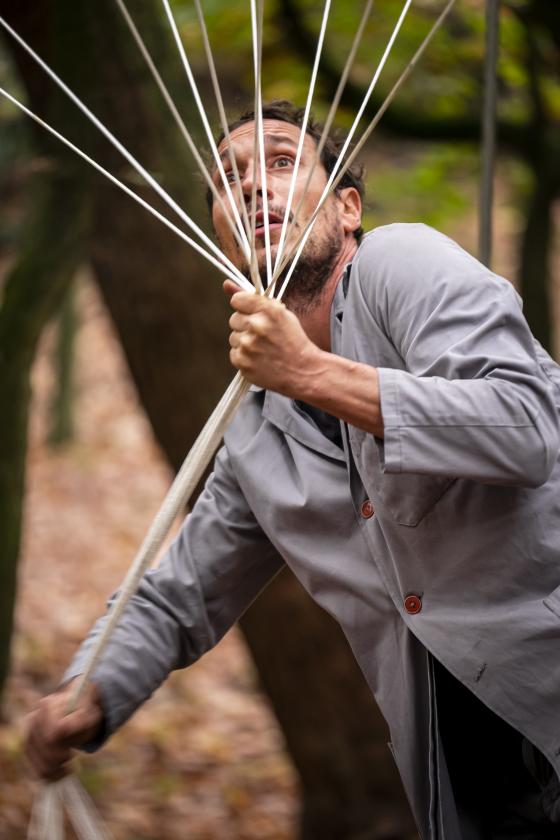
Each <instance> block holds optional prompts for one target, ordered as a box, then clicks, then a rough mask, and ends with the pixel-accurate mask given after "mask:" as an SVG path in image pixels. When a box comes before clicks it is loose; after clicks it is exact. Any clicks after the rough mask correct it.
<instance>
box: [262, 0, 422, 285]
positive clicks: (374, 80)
mask: <svg viewBox="0 0 560 840" xmlns="http://www.w3.org/2000/svg"><path fill="white" fill-rule="evenodd" d="M411 3H412V0H405V4H404V6H403V8H402V11H401V13H400V15H399V18H398V20H397V22H396V24H395V27H394V29H393V32H392V33H391V37H390V38H389V41H388V42H387V45H386V47H385V50H384V51H383V55H382V56H381V60H380V61H379V64H378V65H377V67H376V69H375V72H374V74H373V76H372V79H371V81H370V83H369V87H368V89H367V91H366V94H365V96H364V98H363V100H362V104H361V105H360V108H359V110H358V113H357V114H356V117H355V118H354V122H353V123H352V126H351V128H350V131H349V132H348V134H347V136H346V140H345V142H344V144H343V146H342V149H341V150H340V154H339V156H338V159H337V161H336V164H335V166H334V169H333V171H332V172H331V174H330V177H329V179H328V181H327V184H326V186H325V189H324V191H323V195H322V196H321V199H320V200H319V204H320V206H322V204H321V202H323V198H325V199H326V198H328V196H329V195H330V193H331V192H332V190H331V189H330V187H331V184H332V183H333V181H334V179H335V178H336V174H337V172H338V170H339V168H340V166H341V164H342V161H343V159H344V155H345V154H346V152H347V151H348V148H349V146H350V143H351V142H352V138H353V136H354V134H355V133H356V130H357V128H358V125H359V123H360V120H361V118H362V115H363V113H364V111H365V109H366V106H367V103H368V102H369V100H370V99H371V96H372V94H373V91H374V89H375V86H376V84H377V81H378V79H379V77H380V75H381V73H382V71H383V68H384V67H385V64H386V62H387V59H388V58H389V55H390V52H391V49H392V47H393V44H394V43H395V40H396V38H397V35H398V33H399V31H400V28H401V26H402V24H403V21H404V18H405V16H406V13H407V12H408V9H409V8H410V4H411ZM323 203H324V202H323ZM310 233H311V227H309V228H308V231H307V234H306V235H305V234H302V236H303V235H305V242H307V239H308V238H309V234H310ZM301 250H303V248H302V249H301ZM300 254H301V251H297V252H296V257H295V258H294V259H295V261H297V260H299V257H300ZM287 262H288V261H287V260H286V261H285V262H284V264H280V265H279V267H278V271H276V270H275V271H274V274H275V277H274V279H276V278H277V277H278V276H279V274H280V272H281V271H282V270H283V268H284V266H285V265H286V263H287ZM294 269H295V265H293V264H292V267H291V269H290V273H289V274H288V275H287V277H286V280H285V281H284V285H283V287H282V292H281V294H283V292H284V290H285V287H286V286H287V284H288V280H289V277H291V276H292V273H293V271H294Z"/></svg>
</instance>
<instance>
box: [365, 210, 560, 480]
mask: <svg viewBox="0 0 560 840" xmlns="http://www.w3.org/2000/svg"><path fill="white" fill-rule="evenodd" d="M354 268H355V271H353V277H352V281H353V282H354V281H356V286H355V288H354V289H352V292H353V293H354V294H357V295H358V296H362V303H363V306H364V309H367V311H368V313H369V314H370V315H371V316H373V318H374V319H375V321H376V323H377V324H379V325H380V326H381V328H382V331H383V333H384V334H385V335H386V336H387V337H388V338H389V339H390V341H391V343H392V344H393V346H394V347H395V348H396V350H397V351H398V354H399V356H400V358H401V360H402V364H403V368H404V369H403V370H398V369H394V368H378V376H379V396H380V403H381V409H382V413H383V420H384V427H385V434H384V442H383V443H382V444H380V449H381V452H382V457H383V459H384V469H385V471H386V472H388V473H424V474H430V475H441V476H458V477H464V478H470V479H473V480H476V481H481V482H487V483H495V484H518V485H521V486H527V487H534V486H538V485H539V484H542V483H543V482H544V481H546V479H547V478H548V476H549V474H550V472H551V470H552V468H553V466H554V464H555V462H556V459H557V457H558V447H559V438H558V411H557V407H556V404H555V389H554V386H553V385H552V383H551V381H550V380H549V378H548V377H547V376H546V375H545V373H544V372H543V370H542V369H541V366H540V365H539V363H538V360H537V358H536V354H535V346H534V342H533V338H532V336H531V333H530V331H529V328H528V326H527V323H526V321H525V319H524V317H523V313H522V309H521V301H520V298H519V296H518V295H517V294H516V292H515V290H514V289H513V287H512V286H511V284H510V283H508V282H507V281H505V280H503V279H502V278H501V277H498V276H496V275H495V274H492V273H491V272H490V271H489V270H488V269H486V268H485V267H484V266H482V265H481V264H480V263H479V262H478V261H477V260H475V259H474V258H473V257H471V256H470V255H469V254H467V253H466V252H465V251H463V250H462V249H461V248H460V247H459V246H458V245H457V244H456V243H454V242H452V241H451V240H450V239H448V238H447V237H445V236H443V235H442V234H440V233H437V232H436V231H433V230H431V229H429V228H426V227H425V226H424V225H391V226H389V227H388V228H380V229H378V231H374V232H373V233H372V234H370V236H369V237H368V238H367V240H366V242H365V243H364V245H363V246H362V248H360V251H359V255H358V258H357V260H356V264H355V267H354Z"/></svg>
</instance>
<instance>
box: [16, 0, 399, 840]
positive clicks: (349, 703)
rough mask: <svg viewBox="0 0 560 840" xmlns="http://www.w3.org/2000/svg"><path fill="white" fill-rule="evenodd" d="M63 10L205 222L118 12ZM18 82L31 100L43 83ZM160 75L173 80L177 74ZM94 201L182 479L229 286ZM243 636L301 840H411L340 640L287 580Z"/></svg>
mask: <svg viewBox="0 0 560 840" xmlns="http://www.w3.org/2000/svg"><path fill="white" fill-rule="evenodd" d="M0 2H1V0H0ZM55 6H56V7H57V12H58V13H60V14H64V16H65V20H66V26H67V30H68V31H69V32H71V33H72V37H73V38H74V39H75V40H76V41H77V43H79V44H80V47H81V54H80V61H79V65H76V66H80V67H83V66H84V65H88V66H90V65H94V66H95V68H96V73H95V74H89V73H88V74H87V75H86V76H85V77H84V76H83V75H82V76H78V75H77V71H76V73H75V74H72V73H70V75H69V76H68V78H73V79H74V78H75V79H76V82H77V87H79V89H80V90H81V91H82V92H84V93H85V95H86V96H87V99H88V102H90V103H94V104H95V109H96V110H97V111H98V112H99V116H100V117H101V118H103V119H105V120H107V121H109V122H110V125H111V128H112V129H113V130H114V131H115V133H116V134H117V135H118V136H119V138H120V139H121V140H122V141H123V142H124V143H125V145H128V146H129V147H130V148H132V149H133V150H134V151H135V153H136V154H138V155H139V156H140V158H141V160H142V162H143V163H144V164H145V165H147V166H148V168H150V169H152V171H155V170H157V171H158V173H160V174H161V176H162V178H163V180H164V182H165V184H166V186H168V187H170V188H171V189H172V190H173V192H174V195H175V196H176V197H178V200H179V201H180V202H181V203H182V205H183V206H184V207H185V208H186V209H187V211H188V212H190V213H191V214H192V215H193V216H194V217H195V218H197V219H200V217H201V212H202V208H203V204H202V188H201V185H200V183H199V178H198V176H193V174H192V172H191V171H190V170H189V168H188V167H187V165H186V163H185V158H184V156H183V155H182V154H180V153H179V151H178V149H177V145H176V140H175V139H174V135H173V136H171V135H170V134H169V131H168V130H167V128H165V126H169V124H170V120H169V117H161V109H160V107H159V104H158V102H157V100H156V99H155V93H154V88H153V84H152V82H151V81H150V80H149V79H148V78H147V74H146V71H145V70H144V69H143V68H142V66H141V64H140V63H139V62H138V60H137V58H136V56H135V54H134V53H133V52H132V48H131V46H130V41H129V40H128V38H127V36H126V33H123V31H122V28H121V27H120V26H119V23H118V20H115V19H114V14H115V12H114V4H113V3H108V2H99V3H96V4H95V7H93V6H90V5H89V4H86V5H82V4H75V3H73V2H70V0H66V2H61V0H57V2H56V3H47V2H46V0H43V2H42V3H35V4H34V7H35V9H37V8H40V9H41V10H42V13H43V15H44V16H45V20H48V19H49V16H50V14H51V10H52V9H53V8H54V7H55ZM156 9H157V6H156V4H154V3H152V2H143V3H141V4H140V3H138V4H136V5H135V6H134V7H133V12H134V14H135V16H136V19H137V22H138V25H139V27H140V28H141V30H142V31H143V32H145V33H146V34H147V35H149V40H150V42H151V43H153V44H155V45H157V46H158V52H159V54H160V57H159V58H158V62H159V63H160V64H161V63H163V64H164V65H165V64H167V59H166V57H165V55H163V56H162V55H161V53H162V52H165V50H166V49H168V48H169V41H168V39H167V38H166V37H165V35H164V34H162V33H161V31H160V23H159V17H158V14H157V13H156ZM161 59H163V62H162V61H161ZM22 70H23V77H24V80H25V81H26V84H27V87H28V90H29V92H30V95H31V97H32V98H33V91H34V90H35V89H36V87H37V83H36V81H34V72H35V71H32V70H31V69H30V68H29V67H27V66H22ZM166 71H167V75H168V76H170V77H173V74H174V72H176V71H173V70H172V69H169V68H166ZM29 74H31V77H30V78H28V75H29ZM191 122H192V121H191ZM95 152H96V156H97V157H98V159H101V160H102V161H103V162H104V163H105V164H107V163H110V164H111V165H112V168H113V169H115V166H118V163H117V159H116V158H115V156H114V155H113V154H112V153H110V152H107V151H106V148H105V147H101V146H100V145H98V146H97V148H96V150H95ZM193 185H194V186H193ZM89 197H90V200H91V210H92V213H91V220H92V222H91V224H92V237H91V249H90V253H91V258H92V262H93V265H94V269H95V272H96V275H97V278H98V281H99V285H100V287H101V290H102V292H103V295H104V298H105V301H106V303H107V305H108V308H109V310H110V312H111V315H112V317H113V319H114V322H115V325H116V327H117V330H118V333H119V336H120V338H121V341H122V344H123V348H124V351H125V354H126V357H127V359H128V363H129V365H130V369H131V372H132V375H133V378H134V381H135V383H136V386H137V389H138V393H139V395H140V398H141V400H142V403H143V405H144V407H145V409H146V411H147V414H148V416H149V418H150V421H151V423H152V426H153V429H154V433H155V435H156V437H157V439H158V441H159V443H160V444H161V446H162V448H163V450H164V452H165V453H166V455H167V457H168V459H169V461H170V463H171V464H172V466H173V467H174V468H175V469H176V468H177V467H178V465H179V464H180V462H181V460H182V458H183V457H184V455H185V454H186V452H187V450H188V448H189V446H190V444H191V443H192V441H193V438H194V436H195V434H196V433H197V432H198V431H199V429H200V427H201V426H202V424H203V422H204V420H205V419H206V417H207V415H208V413H209V410H210V408H211V407H212V406H213V404H214V403H215V401H216V399H217V397H218V396H219V394H220V393H221V391H222V390H223V387H224V385H225V383H226V382H227V380H228V378H229V377H231V375H232V373H233V372H232V371H231V370H230V368H229V364H228V360H227V352H226V349H227V340H226V336H227V317H226V312H227V307H226V305H225V302H224V300H223V297H222V293H221V288H220V285H221V284H220V282H219V280H218V278H217V277H216V276H215V272H214V271H213V270H212V271H209V270H208V268H207V267H206V265H204V264H203V263H202V261H201V260H200V259H199V258H197V257H196V256H195V255H194V254H193V253H192V252H191V251H190V250H188V249H187V248H186V246H184V245H183V244H182V243H181V242H180V241H179V240H178V239H176V238H175V237H173V236H172V234H170V233H169V232H168V231H166V230H165V229H164V228H163V227H161V226H158V224H157V223H156V222H155V221H154V220H152V218H151V217H149V216H148V215H147V214H146V213H145V212H144V211H141V210H140V209H138V208H137V207H136V206H135V205H133V204H132V203H131V202H130V201H129V200H127V199H124V198H123V196H122V195H121V194H120V193H118V192H117V190H116V189H114V188H113V187H109V186H108V185H107V184H105V183H104V182H101V181H96V182H95V184H94V186H93V187H92V188H91V189H90V191H89ZM139 469H141V465H139ZM243 629H244V632H245V635H246V638H247V640H248V642H249V645H250V648H251V651H252V653H253V656H254V659H255V662H256V665H257V668H258V670H259V673H260V674H261V678H262V682H263V685H264V687H265V688H266V690H267V692H268V694H269V696H270V698H271V701H272V705H273V707H274V710H275V712H276V714H277V716H278V719H279V721H280V723H281V725H282V727H283V729H284V732H285V734H286V741H287V744H288V748H289V751H290V754H291V756H292V758H293V760H294V763H295V765H296V766H297V768H298V769H299V772H300V774H301V778H302V787H303V793H304V805H303V815H304V816H303V835H304V836H305V837H306V838H321V840H323V838H329V837H333V838H334V837H345V838H347V840H351V838H358V837H360V838H372V840H373V838H388V837H394V838H397V837H404V836H406V834H407V832H409V831H412V824H411V819H410V817H409V813H408V807H407V805H406V803H405V801H404V797H403V793H402V790H401V788H400V783H399V782H398V780H397V778H396V772H395V770H394V767H393V765H392V759H391V758H390V755H389V752H388V750H387V748H386V740H387V737H386V734H385V726H384V723H383V722H382V720H381V718H380V715H379V711H378V710H377V707H376V705H375V703H374V701H373V699H372V697H371V694H370V693H369V690H368V689H367V687H366V686H365V683H364V680H363V678H362V676H361V675H360V673H359V671H358V669H357V666H356V664H355V662H354V660H353V657H352V655H351V653H350V652H349V649H348V646H347V644H346V642H345V640H344V638H343V635H342V633H341V631H340V629H339V628H338V627H337V626H336V625H335V624H334V623H333V622H332V620H331V619H330V618H328V616H326V614H325V613H323V612H322V611H321V610H319V608H317V607H316V606H315V605H314V604H313V603H312V602H311V601H310V599H309V598H308V597H307V596H306V595H305V594H304V593H303V592H302V591H301V589H300V587H299V585H298V584H297V583H296V581H295V580H294V578H293V577H291V576H289V575H288V574H284V575H281V576H280V578H279V579H278V581H276V582H275V583H274V584H273V585H272V586H271V587H269V589H268V590H267V591H266V593H264V595H263V596H262V597H261V598H260V599H259V600H258V601H257V602H256V603H255V604H254V605H253V607H252V608H251V610H250V611H249V612H248V613H247V614H246V616H245V617H244V619H243Z"/></svg>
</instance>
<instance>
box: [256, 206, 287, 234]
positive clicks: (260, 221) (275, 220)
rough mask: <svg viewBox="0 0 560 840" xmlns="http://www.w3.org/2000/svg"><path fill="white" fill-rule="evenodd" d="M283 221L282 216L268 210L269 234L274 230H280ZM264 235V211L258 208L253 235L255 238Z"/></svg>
mask: <svg viewBox="0 0 560 840" xmlns="http://www.w3.org/2000/svg"><path fill="white" fill-rule="evenodd" d="M283 222H284V216H283V215H282V216H279V215H278V214H277V213H273V212H272V211H269V213H268V230H269V232H270V234H272V233H274V231H280V230H281V229H282V224H283ZM264 235H265V226H264V213H263V211H262V210H259V211H258V213H257V214H256V216H255V236H256V237H257V238H264Z"/></svg>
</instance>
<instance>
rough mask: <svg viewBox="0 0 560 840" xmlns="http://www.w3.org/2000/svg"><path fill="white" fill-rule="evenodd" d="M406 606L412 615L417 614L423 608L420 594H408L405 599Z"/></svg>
mask: <svg viewBox="0 0 560 840" xmlns="http://www.w3.org/2000/svg"><path fill="white" fill-rule="evenodd" d="M404 608H405V610H406V611H407V613H410V615H416V613H419V612H420V610H421V609H422V598H420V597H419V596H418V595H407V596H406V598H405V599H404Z"/></svg>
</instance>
